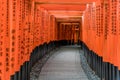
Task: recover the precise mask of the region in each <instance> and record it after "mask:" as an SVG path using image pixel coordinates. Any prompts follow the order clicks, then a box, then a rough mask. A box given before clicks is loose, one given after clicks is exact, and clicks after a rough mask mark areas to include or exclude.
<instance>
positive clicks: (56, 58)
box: [38, 46, 88, 80]
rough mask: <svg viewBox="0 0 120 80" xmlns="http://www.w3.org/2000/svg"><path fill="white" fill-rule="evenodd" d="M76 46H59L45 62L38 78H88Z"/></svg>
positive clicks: (55, 79) (57, 79) (60, 79)
mask: <svg viewBox="0 0 120 80" xmlns="http://www.w3.org/2000/svg"><path fill="white" fill-rule="evenodd" d="M79 49H80V48H78V47H74V46H66V47H61V48H60V49H59V50H58V51H57V52H55V53H54V54H53V55H52V56H51V57H50V59H49V60H48V61H47V62H46V64H45V65H44V67H43V68H42V71H41V73H40V74H39V79H38V80H88V78H87V76H86V74H85V73H84V70H83V69H82V67H81V64H80V54H79Z"/></svg>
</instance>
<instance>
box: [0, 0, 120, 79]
mask: <svg viewBox="0 0 120 80" xmlns="http://www.w3.org/2000/svg"><path fill="white" fill-rule="evenodd" d="M119 26H120V1H119V0H0V80H29V73H30V71H31V68H32V66H33V65H34V64H35V63H36V62H37V61H38V60H39V59H40V58H42V56H44V55H46V53H48V52H49V51H51V50H53V49H55V48H56V47H59V46H62V45H71V44H78V45H81V46H82V49H83V50H84V52H85V56H86V58H87V60H88V63H89V65H90V66H91V68H92V69H93V70H94V71H95V73H96V74H97V75H98V76H99V77H100V78H101V79H104V80H117V79H116V76H117V77H118V76H119V70H120V58H119V57H120V27H119ZM39 49H40V50H41V52H40V53H39V54H35V53H36V51H37V50H39ZM96 66H97V67H96ZM110 75H111V76H110ZM108 76H109V77H111V79H108ZM112 78H114V79H112ZM119 80H120V79H119Z"/></svg>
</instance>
